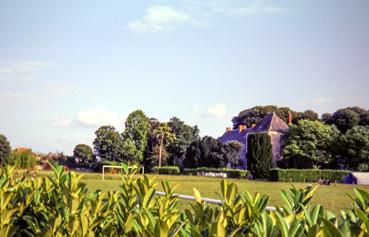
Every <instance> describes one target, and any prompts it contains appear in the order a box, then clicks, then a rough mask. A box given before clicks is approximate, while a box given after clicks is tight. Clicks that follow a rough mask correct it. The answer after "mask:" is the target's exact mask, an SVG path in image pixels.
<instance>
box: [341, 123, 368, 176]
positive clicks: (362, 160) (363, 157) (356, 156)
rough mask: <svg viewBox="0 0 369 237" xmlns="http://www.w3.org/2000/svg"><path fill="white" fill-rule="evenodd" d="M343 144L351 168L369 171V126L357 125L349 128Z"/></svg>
mask: <svg viewBox="0 0 369 237" xmlns="http://www.w3.org/2000/svg"><path fill="white" fill-rule="evenodd" d="M341 145H342V147H343V148H344V149H341V150H343V151H344V154H343V156H344V157H346V159H345V163H346V165H347V167H348V168H349V169H352V170H357V171H365V172H368V171H369V126H355V127H353V128H351V129H349V130H348V131H347V133H346V134H345V136H344V140H343V143H341Z"/></svg>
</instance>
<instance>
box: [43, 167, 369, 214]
mask: <svg viewBox="0 0 369 237" xmlns="http://www.w3.org/2000/svg"><path fill="white" fill-rule="evenodd" d="M42 173H43V174H50V172H47V173H45V172H42ZM148 176H149V177H150V178H154V179H155V180H156V183H157V184H158V189H159V190H160V189H161V187H160V182H161V181H162V180H167V181H169V182H170V184H171V185H172V186H175V185H177V188H176V191H175V192H176V193H179V194H187V195H192V194H193V191H192V188H196V189H198V190H199V191H200V192H201V194H202V196H203V197H209V198H218V195H217V192H219V182H220V181H221V179H219V178H211V177H198V176H169V175H148ZM229 181H230V182H234V183H236V184H237V186H238V188H239V190H240V191H244V190H248V191H249V192H250V193H255V192H259V193H261V194H266V195H268V196H269V205H270V206H274V205H281V204H282V202H281V199H280V196H279V192H280V190H281V189H288V188H289V187H291V184H290V183H283V182H267V181H249V180H237V179H229ZM83 182H84V183H86V184H87V186H88V188H89V190H97V189H100V190H102V191H109V190H118V189H119V185H120V177H119V176H118V175H115V176H107V177H106V178H105V180H104V181H103V180H101V174H98V173H84V178H83ZM294 185H295V186H296V187H299V188H303V187H305V186H307V185H308V183H305V184H304V183H294ZM354 188H360V189H364V190H366V191H368V192H369V186H365V185H346V184H331V185H330V186H325V185H321V186H319V188H318V190H317V192H316V195H315V196H314V198H313V201H312V202H313V204H322V205H323V206H324V207H325V208H326V209H328V210H331V211H333V212H335V213H339V211H340V210H342V209H348V208H350V207H351V203H352V201H351V199H350V197H349V194H351V195H352V194H353V189H354ZM181 205H188V202H187V201H183V202H182V203H181Z"/></svg>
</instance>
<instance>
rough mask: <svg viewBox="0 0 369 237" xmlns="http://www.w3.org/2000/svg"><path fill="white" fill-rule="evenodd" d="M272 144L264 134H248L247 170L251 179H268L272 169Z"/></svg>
mask: <svg viewBox="0 0 369 237" xmlns="http://www.w3.org/2000/svg"><path fill="white" fill-rule="evenodd" d="M272 156H273V153H272V143H271V140H270V136H269V135H268V134H266V133H260V134H250V135H248V140H247V168H248V169H249V170H250V172H251V174H252V176H253V178H256V179H267V178H269V170H270V169H271V168H272V159H273V157H272Z"/></svg>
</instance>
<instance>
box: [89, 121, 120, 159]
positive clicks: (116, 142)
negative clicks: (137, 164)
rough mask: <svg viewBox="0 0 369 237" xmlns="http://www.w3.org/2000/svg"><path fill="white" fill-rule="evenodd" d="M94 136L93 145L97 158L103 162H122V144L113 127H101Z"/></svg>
mask: <svg viewBox="0 0 369 237" xmlns="http://www.w3.org/2000/svg"><path fill="white" fill-rule="evenodd" d="M95 134H96V138H95V140H94V142H93V145H94V150H95V152H96V155H97V156H99V157H100V158H101V159H103V160H110V161H122V160H123V142H122V139H121V137H120V134H119V132H117V131H116V130H115V128H114V127H113V126H101V127H100V128H99V129H97V130H96V132H95Z"/></svg>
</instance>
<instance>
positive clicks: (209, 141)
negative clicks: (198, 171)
mask: <svg viewBox="0 0 369 237" xmlns="http://www.w3.org/2000/svg"><path fill="white" fill-rule="evenodd" d="M231 146H232V145H228V144H223V143H221V142H220V141H218V139H215V138H212V137H209V136H205V137H203V138H202V139H201V140H200V139H197V140H195V141H194V142H192V143H191V144H190V146H189V147H188V148H187V152H186V158H185V159H184V161H183V165H184V167H185V168H194V167H211V168H225V167H227V165H228V164H229V163H230V160H228V159H229V158H230V155H232V154H234V152H231V153H230V154H229V153H228V152H229V151H230V150H231V149H232V147H231Z"/></svg>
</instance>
